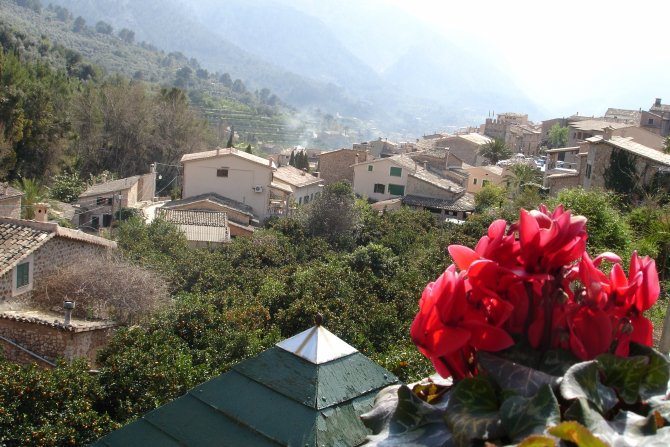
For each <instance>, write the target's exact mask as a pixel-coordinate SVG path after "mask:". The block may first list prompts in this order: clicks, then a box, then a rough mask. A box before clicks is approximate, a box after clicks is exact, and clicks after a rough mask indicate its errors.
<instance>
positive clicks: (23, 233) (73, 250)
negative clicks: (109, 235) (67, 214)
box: [0, 216, 116, 303]
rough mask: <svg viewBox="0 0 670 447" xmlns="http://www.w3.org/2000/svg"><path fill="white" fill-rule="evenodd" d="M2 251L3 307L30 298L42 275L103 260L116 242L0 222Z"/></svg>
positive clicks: (45, 224) (52, 228) (14, 221)
mask: <svg viewBox="0 0 670 447" xmlns="http://www.w3.org/2000/svg"><path fill="white" fill-rule="evenodd" d="M45 217H46V216H45ZM0 247H2V251H0V303H2V302H6V301H11V300H15V299H19V298H21V299H27V298H29V297H30V296H31V294H32V291H33V289H34V288H35V287H36V285H38V284H39V281H40V277H41V276H42V275H44V274H46V273H49V272H51V271H53V270H54V269H57V268H59V267H61V266H64V265H67V264H71V263H74V262H86V259H88V258H91V257H94V256H100V255H102V254H104V253H105V252H106V251H108V250H110V249H114V248H116V242H113V241H109V240H107V239H103V238H101V237H97V236H92V235H89V234H86V233H83V232H81V231H77V230H72V229H69V228H63V227H61V226H59V225H58V224H55V223H48V222H36V221H29V220H20V219H11V218H0Z"/></svg>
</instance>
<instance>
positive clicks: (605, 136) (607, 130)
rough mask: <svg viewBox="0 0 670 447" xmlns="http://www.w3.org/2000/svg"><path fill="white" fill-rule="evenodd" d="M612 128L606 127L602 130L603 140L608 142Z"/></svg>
mask: <svg viewBox="0 0 670 447" xmlns="http://www.w3.org/2000/svg"><path fill="white" fill-rule="evenodd" d="M613 130H614V128H613V127H612V126H607V127H605V128H604V129H603V140H609V139H611V138H612V131H613Z"/></svg>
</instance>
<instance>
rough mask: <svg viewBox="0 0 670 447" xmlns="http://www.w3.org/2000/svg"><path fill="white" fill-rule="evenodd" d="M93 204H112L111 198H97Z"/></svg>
mask: <svg viewBox="0 0 670 447" xmlns="http://www.w3.org/2000/svg"><path fill="white" fill-rule="evenodd" d="M95 204H96V205H111V204H112V198H111V197H98V198H96V199H95Z"/></svg>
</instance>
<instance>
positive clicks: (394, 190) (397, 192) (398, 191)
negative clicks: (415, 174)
mask: <svg viewBox="0 0 670 447" xmlns="http://www.w3.org/2000/svg"><path fill="white" fill-rule="evenodd" d="M398 169H400V168H398ZM389 194H391V195H393V196H404V195H405V187H404V186H403V185H389Z"/></svg>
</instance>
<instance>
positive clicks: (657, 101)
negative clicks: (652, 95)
mask: <svg viewBox="0 0 670 447" xmlns="http://www.w3.org/2000/svg"><path fill="white" fill-rule="evenodd" d="M654 105H655V106H657V107H660V106H661V98H656V102H654Z"/></svg>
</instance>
